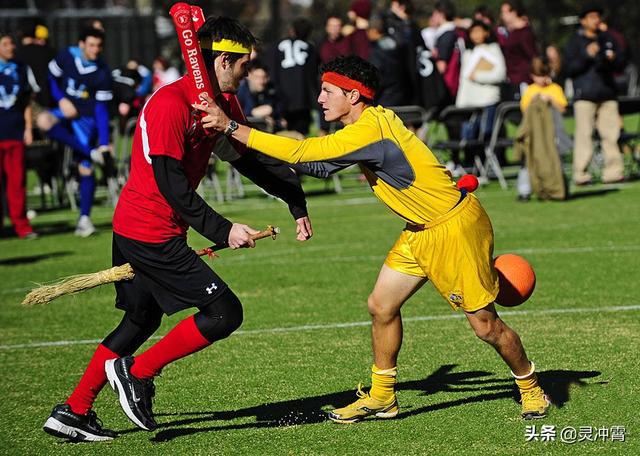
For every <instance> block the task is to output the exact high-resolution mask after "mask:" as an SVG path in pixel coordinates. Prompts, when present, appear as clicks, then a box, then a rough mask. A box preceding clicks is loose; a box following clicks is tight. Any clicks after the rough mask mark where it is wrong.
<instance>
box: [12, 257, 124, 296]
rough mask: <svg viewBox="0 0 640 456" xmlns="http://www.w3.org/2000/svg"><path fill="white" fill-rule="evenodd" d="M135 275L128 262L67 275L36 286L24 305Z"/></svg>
mask: <svg viewBox="0 0 640 456" xmlns="http://www.w3.org/2000/svg"><path fill="white" fill-rule="evenodd" d="M134 275H135V273H134V272H133V268H132V267H131V265H130V264H129V263H126V264H123V265H122V266H116V267H113V268H109V269H105V270H103V271H98V272H93V273H91V274H79V275H75V276H71V277H66V278H64V279H62V280H60V281H59V282H56V283H53V284H49V285H42V286H40V287H38V288H34V289H33V290H31V292H30V293H29V294H28V295H27V296H25V298H24V301H22V305H23V306H33V305H36V304H46V303H48V302H50V301H53V300H54V299H56V298H59V297H60V296H63V295H66V294H71V293H77V292H78V291H83V290H89V289H90V288H94V287H97V286H100V285H104V284H105V283H111V282H118V281H120V280H129V279H133V277H134Z"/></svg>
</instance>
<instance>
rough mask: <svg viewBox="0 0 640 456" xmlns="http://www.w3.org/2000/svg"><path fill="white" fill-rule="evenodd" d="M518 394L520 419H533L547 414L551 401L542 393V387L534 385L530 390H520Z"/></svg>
mask: <svg viewBox="0 0 640 456" xmlns="http://www.w3.org/2000/svg"><path fill="white" fill-rule="evenodd" d="M520 396H521V398H522V419H524V420H535V419H538V418H544V417H545V416H547V410H548V409H549V406H550V405H551V401H550V400H549V397H548V396H547V395H546V394H544V391H542V388H540V387H539V386H536V387H535V388H532V389H530V390H520Z"/></svg>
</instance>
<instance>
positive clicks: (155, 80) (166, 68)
mask: <svg viewBox="0 0 640 456" xmlns="http://www.w3.org/2000/svg"><path fill="white" fill-rule="evenodd" d="M151 68H152V69H153V77H152V88H151V90H152V91H154V92H155V91H156V89H157V88H158V87H161V86H163V85H165V84H169V83H170V82H173V81H175V80H176V79H178V78H179V77H180V76H181V75H180V72H179V71H178V69H177V68H176V67H173V66H171V65H170V64H169V61H168V60H167V59H165V58H164V57H162V56H160V55H159V56H158V57H156V58H155V59H154V60H153V64H152V65H151Z"/></svg>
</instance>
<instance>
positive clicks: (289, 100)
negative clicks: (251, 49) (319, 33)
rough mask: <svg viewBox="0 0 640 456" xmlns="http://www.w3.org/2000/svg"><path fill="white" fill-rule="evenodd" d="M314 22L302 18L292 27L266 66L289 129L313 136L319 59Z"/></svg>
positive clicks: (268, 58)
mask: <svg viewBox="0 0 640 456" xmlns="http://www.w3.org/2000/svg"><path fill="white" fill-rule="evenodd" d="M311 28H312V25H311V23H310V22H309V21H308V20H306V19H304V18H298V19H296V20H294V21H293V24H292V26H291V27H290V28H289V36H288V37H287V38H284V39H282V40H280V41H279V42H278V43H277V44H276V45H275V47H274V48H273V49H272V50H271V52H270V54H269V56H268V57H267V60H266V61H265V63H267V66H268V68H269V74H270V75H271V78H272V81H273V83H274V85H275V87H276V91H277V92H278V96H279V97H280V98H281V103H282V116H283V118H284V119H285V120H286V122H287V128H288V129H289V130H294V131H297V132H299V133H300V134H303V135H306V134H308V133H309V126H310V125H311V111H312V109H315V108H316V106H317V103H316V96H317V92H318V90H317V88H318V56H317V52H316V48H315V46H314V45H313V44H311V43H310V42H309V36H310V35H311Z"/></svg>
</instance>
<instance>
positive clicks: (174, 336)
mask: <svg viewBox="0 0 640 456" xmlns="http://www.w3.org/2000/svg"><path fill="white" fill-rule="evenodd" d="M209 345H211V342H209V341H208V340H207V339H205V338H204V336H203V335H202V333H200V330H199V329H198V327H197V326H196V321H195V319H194V317H193V315H192V316H190V317H189V318H185V319H184V320H182V321H181V322H180V323H178V324H177V325H176V326H175V327H174V328H173V329H172V330H171V331H169V333H168V334H167V335H166V336H164V337H163V338H162V339H160V340H159V341H158V342H157V343H155V344H154V345H152V346H151V347H150V348H149V349H148V350H147V351H145V352H144V353H141V354H140V355H138V356H136V357H135V360H134V363H133V366H131V373H132V374H133V375H134V376H136V377H138V378H151V377H155V376H156V375H158V373H159V372H160V371H161V370H162V368H163V367H164V366H166V365H167V364H169V363H172V362H173V361H175V360H177V359H180V358H184V357H185V356H187V355H190V354H191V353H195V352H197V351H199V350H202V349H203V348H205V347H207V346H209Z"/></svg>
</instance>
